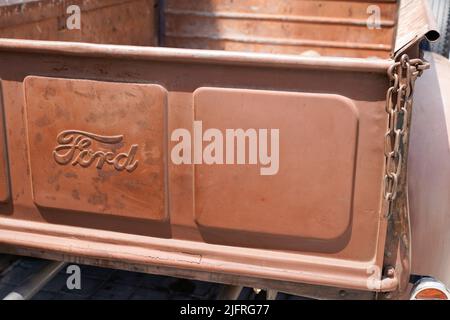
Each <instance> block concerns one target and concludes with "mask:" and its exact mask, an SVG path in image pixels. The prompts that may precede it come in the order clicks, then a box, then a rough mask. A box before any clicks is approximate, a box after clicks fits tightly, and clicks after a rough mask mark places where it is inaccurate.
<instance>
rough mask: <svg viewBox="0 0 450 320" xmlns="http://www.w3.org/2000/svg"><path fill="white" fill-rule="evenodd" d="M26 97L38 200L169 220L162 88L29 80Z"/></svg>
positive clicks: (40, 203)
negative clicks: (167, 218)
mask: <svg viewBox="0 0 450 320" xmlns="http://www.w3.org/2000/svg"><path fill="white" fill-rule="evenodd" d="M25 96H26V112H27V128H28V147H29V155H30V167H31V175H32V188H33V197H34V201H35V203H36V205H38V206H39V207H45V208H53V209H59V210H70V211H76V212H90V213H94V214H106V215H115V216H124V217H132V218H140V219H150V220H159V221H160V220H164V219H165V218H166V217H167V212H166V187H165V186H166V174H165V158H164V157H165V153H166V152H165V141H166V132H165V131H166V129H165V128H166V124H165V123H166V109H167V93H166V90H165V89H164V88H162V87H161V86H158V85H151V84H130V83H110V82H100V81H90V80H72V79H55V78H43V77H28V78H27V79H26V80H25Z"/></svg>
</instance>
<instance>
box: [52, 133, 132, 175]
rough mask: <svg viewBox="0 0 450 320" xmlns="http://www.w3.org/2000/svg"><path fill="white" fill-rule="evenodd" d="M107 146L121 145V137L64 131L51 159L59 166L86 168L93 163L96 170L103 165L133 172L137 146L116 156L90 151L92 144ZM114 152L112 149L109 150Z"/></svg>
mask: <svg viewBox="0 0 450 320" xmlns="http://www.w3.org/2000/svg"><path fill="white" fill-rule="evenodd" d="M94 141H96V142H99V143H102V144H107V145H117V144H119V143H122V141H123V135H120V136H101V135H97V134H94V133H90V132H85V131H79V130H66V131H63V132H61V133H60V134H59V135H58V137H57V143H58V145H57V146H56V147H55V149H54V150H53V157H54V159H55V161H56V162H57V163H58V164H60V165H68V164H69V163H70V164H72V165H73V166H76V165H79V166H81V167H83V168H87V167H89V166H91V165H92V164H94V163H95V166H96V167H97V169H102V168H103V166H104V165H110V166H113V167H114V168H115V169H116V170H118V171H124V170H126V171H128V172H132V171H134V170H135V169H136V168H137V166H138V163H139V161H138V160H135V157H136V153H137V150H138V145H137V144H133V145H132V146H131V148H130V150H129V151H128V152H127V153H119V154H116V153H115V152H112V151H107V152H105V151H100V150H99V151H95V150H93V149H92V145H93V142H94ZM111 149H112V150H114V149H113V148H111Z"/></svg>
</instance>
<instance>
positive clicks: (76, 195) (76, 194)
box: [72, 189, 80, 200]
mask: <svg viewBox="0 0 450 320" xmlns="http://www.w3.org/2000/svg"><path fill="white" fill-rule="evenodd" d="M72 198H74V199H75V200H80V192H79V191H78V190H75V189H74V190H72Z"/></svg>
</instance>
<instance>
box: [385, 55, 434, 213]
mask: <svg viewBox="0 0 450 320" xmlns="http://www.w3.org/2000/svg"><path fill="white" fill-rule="evenodd" d="M429 67H430V65H429V64H428V63H426V62H424V61H422V60H421V59H411V60H410V59H409V57H408V55H406V54H404V55H403V56H402V57H401V58H400V61H398V62H395V63H394V64H393V65H392V66H391V67H390V68H389V69H388V76H389V79H390V81H391V84H392V86H391V87H390V88H389V89H388V91H387V94H386V112H387V114H388V130H387V132H386V134H385V137H384V138H385V142H384V155H385V160H386V162H385V168H386V169H385V176H384V199H385V200H386V201H387V203H388V211H387V216H386V217H387V218H389V217H390V216H391V214H392V208H393V203H394V201H395V199H396V198H397V194H398V191H399V180H400V175H401V173H402V165H403V146H404V144H405V143H406V141H407V136H408V133H409V132H408V130H409V118H408V117H409V112H410V111H411V107H412V97H413V91H414V90H413V89H414V83H415V81H416V79H417V78H418V77H420V76H421V75H422V73H423V71H424V70H426V69H428V68H429Z"/></svg>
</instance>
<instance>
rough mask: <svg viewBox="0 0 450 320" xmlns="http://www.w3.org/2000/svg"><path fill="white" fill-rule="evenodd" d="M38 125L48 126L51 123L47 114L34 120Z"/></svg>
mask: <svg viewBox="0 0 450 320" xmlns="http://www.w3.org/2000/svg"><path fill="white" fill-rule="evenodd" d="M34 123H35V124H36V125H37V126H38V127H46V126H48V125H49V124H50V120H49V119H48V117H47V116H42V117H40V118H39V119H37V120H36V121H35V122H34Z"/></svg>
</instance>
